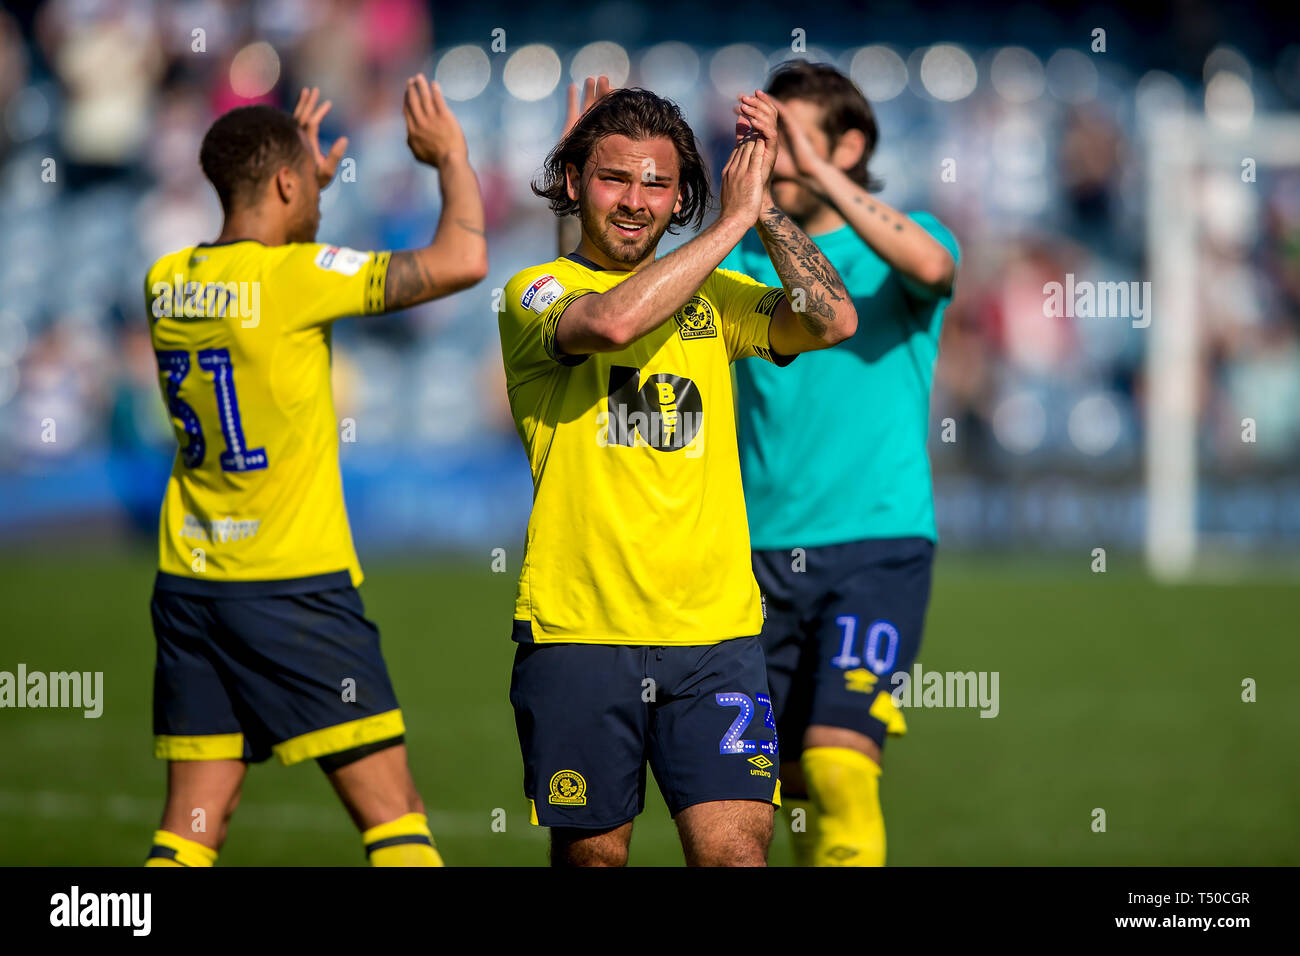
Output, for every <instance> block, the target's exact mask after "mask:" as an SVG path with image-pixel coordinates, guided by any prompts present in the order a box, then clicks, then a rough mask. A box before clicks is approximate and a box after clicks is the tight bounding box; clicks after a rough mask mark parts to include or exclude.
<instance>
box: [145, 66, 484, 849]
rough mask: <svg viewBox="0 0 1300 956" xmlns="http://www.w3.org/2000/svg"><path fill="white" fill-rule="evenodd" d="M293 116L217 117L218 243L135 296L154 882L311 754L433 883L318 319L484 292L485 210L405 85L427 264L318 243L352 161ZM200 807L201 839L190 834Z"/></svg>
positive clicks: (457, 158) (447, 131)
mask: <svg viewBox="0 0 1300 956" xmlns="http://www.w3.org/2000/svg"><path fill="white" fill-rule="evenodd" d="M318 99H319V92H318V91H317V90H304V91H303V92H302V95H301V96H300V97H299V102H298V107H297V109H296V110H295V112H294V115H293V116H290V115H289V114H287V113H285V112H282V111H280V110H277V109H274V108H272V107H269V106H246V107H240V108H237V109H234V110H231V111H230V112H228V113H226V114H225V115H223V116H221V117H220V118H219V119H217V121H216V122H215V123H213V125H212V127H211V128H210V129H209V130H208V132H207V135H206V136H205V137H204V140H203V145H202V148H201V150H200V156H199V161H200V164H201V165H202V167H203V171H204V174H205V175H206V176H207V177H208V179H209V180H210V181H211V182H212V184H213V186H214V188H215V189H216V192H217V195H218V197H219V198H220V200H221V205H222V209H223V211H224V213H225V222H224V224H223V226H222V230H221V235H220V236H219V237H218V238H217V240H216V241H215V242H211V243H199V244H198V245H195V246H190V247H187V248H184V249H181V250H179V251H177V252H174V253H171V254H170V255H166V256H163V257H162V258H161V259H159V260H158V261H157V262H156V263H154V265H153V266H152V267H151V268H150V269H149V272H148V276H147V278H146V281H145V301H146V307H147V310H148V314H149V328H150V333H151V336H152V341H153V347H154V350H155V353H156V354H157V358H158V372H159V382H160V385H161V388H162V396H163V401H164V402H165V403H166V406H167V409H168V412H169V414H170V416H171V419H172V423H173V426H174V428H175V431H176V437H177V441H178V444H179V448H178V451H177V455H176V461H175V465H174V467H173V469H172V474H171V478H170V480H169V482H168V485H167V491H166V495H165V497H164V499H163V505H162V511H161V515H160V519H159V529H158V542H159V546H158V552H159V557H158V562H159V563H158V567H159V570H158V574H157V578H156V581H155V585H154V594H153V601H152V605H151V610H152V615H153V624H154V635H155V638H156V641H157V663H156V667H155V676H154V733H155V745H154V750H155V754H156V755H157V756H158V757H162V758H165V759H167V760H168V761H170V763H169V769H168V789H167V802H166V806H165V809H164V811H163V818H162V823H161V826H160V828H159V830H158V831H157V833H156V834H155V836H154V844H153V847H152V849H151V850H150V853H149V857H148V861H147V865H150V866H210V865H211V864H212V863H213V862H214V861H215V860H216V856H217V852H218V850H219V849H220V847H221V844H222V841H223V840H224V838H225V830H226V822H227V821H228V819H229V817H230V815H231V813H232V812H233V810H234V806H235V803H236V802H237V801H238V796H239V790H240V786H241V784H242V781H243V777H244V774H245V772H246V769H247V764H248V763H251V762H256V761H261V760H265V759H267V758H268V757H269V756H270V755H271V754H272V753H274V754H275V755H276V756H278V757H279V758H280V760H281V761H282V762H284V763H295V762H297V761H301V760H306V759H309V758H315V759H316V760H317V761H318V763H319V764H320V766H321V768H322V769H323V770H324V771H325V772H326V773H327V774H328V775H329V777H330V780H331V783H332V784H333V785H334V787H335V789H336V790H337V791H338V793H339V796H340V797H341V798H342V800H343V802H344V804H345V805H346V807H347V809H348V811H349V814H350V815H351V816H352V818H353V820H354V822H355V823H356V824H357V826H358V828H359V829H361V830H362V839H363V844H364V846H365V850H366V853H367V855H368V857H369V859H370V862H371V863H372V864H373V865H377V866H383V865H396V866H420V865H440V862H441V861H440V858H439V857H438V854H437V851H436V850H435V849H434V847H433V841H432V837H431V835H430V833H429V828H428V825H427V821H426V818H425V815H424V806H423V804H422V802H421V801H420V796H419V793H418V792H417V791H416V789H415V784H414V781H413V780H412V778H411V773H410V770H409V769H408V767H407V761H406V748H405V745H404V744H403V733H404V727H403V723H402V714H401V710H400V709H399V708H398V705H397V699H396V696H395V695H394V693H393V688H392V684H391V682H390V681H389V677H388V671H387V667H386V666H385V664H384V659H383V656H382V655H381V654H380V650H379V632H378V630H377V629H376V628H375V626H374V625H373V624H372V623H371V622H370V621H369V620H367V619H366V617H365V609H364V607H363V605H362V602H361V598H360V595H359V594H358V593H357V590H356V586H357V585H358V584H360V583H361V568H360V565H359V564H358V563H357V557H356V553H355V551H354V550H353V547H352V535H351V531H350V530H349V527H348V518H347V512H346V511H345V509H344V504H343V487H342V482H341V479H340V476H339V467H338V423H337V420H336V419H335V415H334V402H333V397H332V395H331V390H330V333H331V323H332V322H333V321H334V320H336V319H339V318H342V317H344V316H350V315H368V314H375V313H381V312H389V311H394V310H397V309H402V308H406V307H408V306H411V305H415V304H417V303H420V302H425V301H428V300H429V299H433V298H436V297H438V296H441V295H446V294H448V293H450V292H454V291H456V290H458V289H462V288H465V287H467V286H470V285H473V284H474V283H475V282H478V281H479V280H480V279H481V278H482V277H483V276H484V275H485V274H486V270H487V250H486V246H485V243H484V238H483V206H482V201H481V199H480V196H479V191H478V183H477V181H476V179H475V176H474V172H473V170H472V169H471V168H470V165H469V159H468V153H467V150H466V147H465V140H464V136H463V134H462V133H461V130H460V127H459V125H458V124H457V122H456V119H455V117H454V116H453V115H452V113H451V111H450V110H449V109H448V108H447V106H446V104H445V102H443V99H442V95H441V93H440V91H439V90H438V87H437V84H433V85H430V84H429V83H428V82H427V81H426V80H425V78H424V77H423V76H417V77H412V78H411V79H410V80H409V81H408V82H407V87H406V93H405V99H404V104H403V109H404V113H405V117H406V123H407V132H408V140H407V141H408V143H409V144H410V147H411V151H412V153H413V154H414V156H415V158H416V159H417V160H419V161H420V162H422V163H425V164H427V165H430V166H433V167H435V168H436V169H437V170H438V171H439V180H440V185H441V188H442V194H443V208H442V214H441V220H440V222H439V226H438V231H437V235H436V237H435V238H434V239H433V241H432V242H431V243H430V244H429V245H428V246H426V247H424V248H422V249H418V250H412V251H404V252H360V251H357V250H353V249H348V248H343V247H339V246H332V245H323V244H321V243H318V242H316V241H315V235H316V229H317V226H318V225H319V222H320V211H319V198H320V190H321V189H322V188H324V186H326V185H327V184H328V183H329V182H330V180H331V179H332V178H333V175H334V171H335V169H336V167H337V166H338V163H339V160H340V159H341V158H342V156H343V153H344V150H345V149H346V145H347V144H346V140H345V139H340V140H338V141H337V142H336V143H335V144H334V146H333V148H332V149H331V151H330V153H329V154H328V155H324V154H322V153H321V151H320V147H319V142H318V130H319V126H320V122H321V119H322V117H323V116H324V115H325V113H326V112H327V111H328V109H329V107H330V104H329V103H328V102H326V103H323V104H318ZM196 808H202V809H203V810H204V811H205V812H206V818H207V819H208V820H209V821H211V823H212V825H211V826H209V827H207V828H206V829H205V830H202V831H201V832H195V831H194V830H193V829H192V827H191V822H192V817H193V813H194V810H195V809H196Z"/></svg>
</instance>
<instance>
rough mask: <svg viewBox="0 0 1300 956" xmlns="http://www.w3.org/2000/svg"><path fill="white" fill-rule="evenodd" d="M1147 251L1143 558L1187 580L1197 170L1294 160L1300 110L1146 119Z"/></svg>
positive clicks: (1196, 547)
mask: <svg viewBox="0 0 1300 956" xmlns="http://www.w3.org/2000/svg"><path fill="white" fill-rule="evenodd" d="M1145 134H1146V143H1147V155H1146V182H1147V203H1146V220H1147V235H1146V250H1147V261H1148V264H1149V272H1150V281H1151V290H1152V297H1153V306H1152V313H1151V314H1152V322H1151V325H1150V327H1149V334H1150V336H1151V339H1150V341H1149V342H1148V343H1147V348H1146V379H1147V399H1146V422H1145V424H1146V428H1145V434H1146V438H1145V449H1144V454H1145V468H1144V470H1145V484H1146V506H1147V511H1146V515H1147V517H1146V563H1147V567H1148V569H1149V570H1150V571H1151V573H1152V574H1153V575H1155V576H1156V577H1157V578H1160V579H1162V580H1166V581H1176V580H1182V579H1186V578H1187V577H1189V576H1190V575H1191V574H1192V573H1193V571H1194V570H1195V569H1196V567H1197V565H1198V563H1200V562H1201V560H1202V559H1204V558H1207V557H1211V556H1212V553H1213V541H1212V540H1211V539H1207V537H1206V536H1205V535H1204V534H1203V533H1200V529H1199V528H1198V520H1197V484H1198V482H1197V477H1198V475H1197V473H1198V462H1197V438H1198V433H1199V429H1200V421H1199V420H1198V416H1197V406H1196V402H1197V396H1196V388H1197V378H1198V362H1199V361H1200V359H1199V351H1200V342H1201V332H1202V316H1201V314H1200V308H1199V307H1200V302H1199V297H1198V294H1197V282H1198V274H1197V258H1198V249H1199V245H1198V244H1199V241H1200V232H1201V226H1202V222H1201V217H1202V210H1201V209H1200V208H1199V207H1198V200H1199V198H1200V195H1201V193H1200V191H1199V190H1198V188H1197V181H1196V177H1197V173H1198V171H1206V170H1216V171H1222V172H1229V173H1231V174H1233V175H1236V176H1240V175H1241V173H1242V170H1243V163H1244V162H1245V161H1246V160H1252V161H1253V169H1254V170H1255V175H1256V181H1259V180H1262V179H1263V177H1265V176H1267V175H1268V167H1269V166H1295V165H1297V164H1300V116H1295V115H1289V114H1288V115H1275V116H1267V115H1256V116H1255V117H1254V119H1253V121H1252V122H1251V123H1250V125H1249V126H1248V127H1247V128H1246V129H1245V130H1243V131H1242V132H1241V133H1231V132H1228V131H1225V130H1224V129H1222V128H1220V127H1217V126H1215V125H1213V124H1211V123H1210V122H1209V121H1208V120H1207V119H1206V118H1205V117H1204V116H1203V115H1195V114H1188V113H1183V112H1168V113H1164V114H1161V115H1158V116H1156V117H1154V118H1153V119H1152V120H1151V122H1150V123H1149V124H1147V126H1146V130H1145Z"/></svg>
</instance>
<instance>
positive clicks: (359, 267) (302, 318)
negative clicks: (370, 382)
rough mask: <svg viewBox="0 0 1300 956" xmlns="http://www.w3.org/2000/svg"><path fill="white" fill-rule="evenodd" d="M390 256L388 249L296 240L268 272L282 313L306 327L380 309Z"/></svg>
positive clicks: (367, 313)
mask: <svg viewBox="0 0 1300 956" xmlns="http://www.w3.org/2000/svg"><path fill="white" fill-rule="evenodd" d="M391 257H392V253H391V252H361V251H359V250H356V249H349V248H347V247H346V246H327V245H323V244H321V243H318V242H304V243H295V244H294V245H292V246H290V247H289V252H288V255H287V257H286V258H285V259H284V260H283V261H282V262H281V263H280V264H279V265H278V266H277V267H276V268H275V269H274V271H273V273H272V274H273V275H274V276H275V282H276V289H277V292H278V293H279V296H278V298H279V300H280V302H281V303H282V308H283V310H284V314H285V315H286V316H288V317H289V321H290V322H291V323H292V324H294V325H297V326H301V327H307V326H312V325H319V324H321V323H324V322H330V321H333V320H334V319H340V318H343V317H344V316H348V315H373V314H375V313H378V312H383V311H384V285H385V282H386V280H387V278H388V263H389V259H390V258H391Z"/></svg>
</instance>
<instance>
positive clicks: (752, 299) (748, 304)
mask: <svg viewBox="0 0 1300 956" xmlns="http://www.w3.org/2000/svg"><path fill="white" fill-rule="evenodd" d="M709 293H710V296H711V298H712V299H713V300H714V304H715V305H716V306H717V309H718V312H719V313H720V316H721V317H720V319H719V322H720V324H721V326H722V336H723V338H724V339H725V340H726V342H727V355H728V358H730V360H731V361H733V362H734V361H736V359H742V358H750V357H751V356H757V357H758V358H761V359H765V360H766V361H768V362H771V363H772V364H773V365H778V366H785V365H789V364H790V363H791V362H793V361H794V358H795V357H794V356H793V355H781V354H780V353H777V352H773V351H772V345H771V342H770V341H769V339H768V331H769V328H770V326H771V324H772V316H773V315H775V314H776V307H777V306H778V305H780V304H781V300H782V299H784V298H785V290H784V289H781V288H777V287H774V286H769V285H764V284H763V283H761V282H758V281H756V280H754V279H751V278H750V277H749V276H747V275H744V274H742V273H739V272H732V271H731V270H730V269H717V270H715V271H714V273H713V276H712V278H711V279H710V287H709Z"/></svg>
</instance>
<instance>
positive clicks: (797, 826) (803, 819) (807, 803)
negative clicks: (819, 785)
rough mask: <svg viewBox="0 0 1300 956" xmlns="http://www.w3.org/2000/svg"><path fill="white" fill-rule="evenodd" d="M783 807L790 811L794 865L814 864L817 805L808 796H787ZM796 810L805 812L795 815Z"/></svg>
mask: <svg viewBox="0 0 1300 956" xmlns="http://www.w3.org/2000/svg"><path fill="white" fill-rule="evenodd" d="M781 809H783V810H787V811H789V813H790V840H791V842H792V843H793V844H794V865H795V866H812V865H813V853H814V852H815V850H816V848H817V817H818V813H817V806H816V804H814V803H813V802H812V801H811V800H808V799H806V798H803V797H800V798H794V797H786V798H785V800H784V801H783V802H782V804H781ZM796 810H802V811H803V813H802V814H799V815H798V816H796V815H795V811H796Z"/></svg>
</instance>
